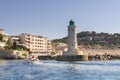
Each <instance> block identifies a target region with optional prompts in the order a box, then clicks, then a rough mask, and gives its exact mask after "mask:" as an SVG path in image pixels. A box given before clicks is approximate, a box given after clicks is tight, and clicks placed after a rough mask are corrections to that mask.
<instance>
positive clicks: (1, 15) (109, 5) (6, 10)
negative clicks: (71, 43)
mask: <svg viewBox="0 0 120 80" xmlns="http://www.w3.org/2000/svg"><path fill="white" fill-rule="evenodd" d="M71 19H72V20H73V21H75V25H76V27H77V32H82V31H96V32H106V33H120V0H0V28H2V29H4V30H5V32H6V33H8V35H19V34H21V33H30V34H35V35H41V36H45V37H48V38H50V39H58V38H63V37H65V36H67V26H68V25H69V21H70V20H71Z"/></svg>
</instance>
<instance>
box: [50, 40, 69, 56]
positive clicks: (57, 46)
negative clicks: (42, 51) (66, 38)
mask: <svg viewBox="0 0 120 80" xmlns="http://www.w3.org/2000/svg"><path fill="white" fill-rule="evenodd" d="M52 48H53V52H55V54H54V55H62V53H63V52H64V51H67V50H68V45H67V44H65V43H61V42H56V43H53V44H52Z"/></svg>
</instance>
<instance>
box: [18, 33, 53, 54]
mask: <svg viewBox="0 0 120 80" xmlns="http://www.w3.org/2000/svg"><path fill="white" fill-rule="evenodd" d="M19 37H20V42H21V44H23V46H25V47H26V48H27V49H29V50H30V51H31V52H32V53H36V54H37V53H38V54H39V55H48V54H50V53H51V52H52V45H51V41H50V40H49V39H48V37H43V36H39V35H33V34H27V33H22V34H20V35H19Z"/></svg>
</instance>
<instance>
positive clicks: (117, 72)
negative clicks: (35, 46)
mask: <svg viewBox="0 0 120 80" xmlns="http://www.w3.org/2000/svg"><path fill="white" fill-rule="evenodd" d="M0 80H120V61H119V60H115V61H56V60H40V64H30V63H27V62H26V61H25V60H0Z"/></svg>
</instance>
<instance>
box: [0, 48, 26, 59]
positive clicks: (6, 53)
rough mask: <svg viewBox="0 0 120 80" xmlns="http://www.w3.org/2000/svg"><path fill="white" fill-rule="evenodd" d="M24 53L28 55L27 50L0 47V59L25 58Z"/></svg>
mask: <svg viewBox="0 0 120 80" xmlns="http://www.w3.org/2000/svg"><path fill="white" fill-rule="evenodd" d="M26 55H28V52H27V51H18V50H4V49H0V58H1V59H21V58H25V57H26Z"/></svg>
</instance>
